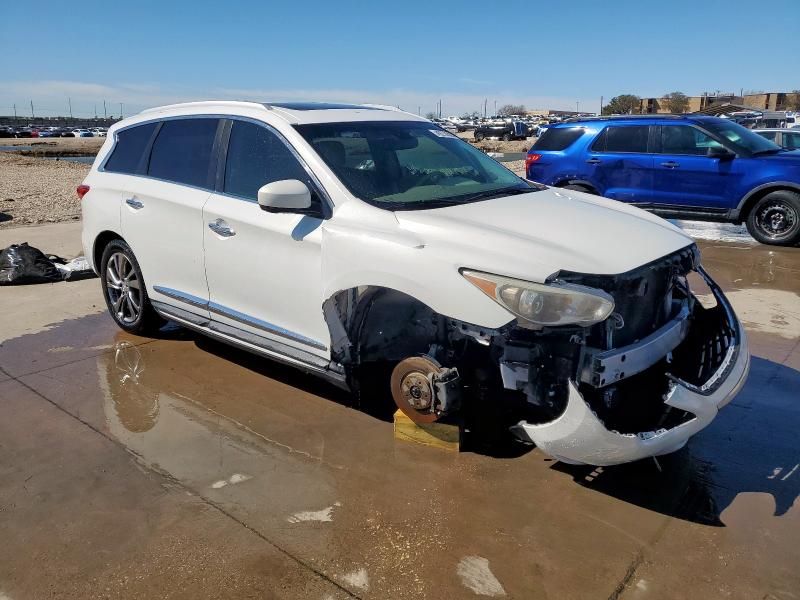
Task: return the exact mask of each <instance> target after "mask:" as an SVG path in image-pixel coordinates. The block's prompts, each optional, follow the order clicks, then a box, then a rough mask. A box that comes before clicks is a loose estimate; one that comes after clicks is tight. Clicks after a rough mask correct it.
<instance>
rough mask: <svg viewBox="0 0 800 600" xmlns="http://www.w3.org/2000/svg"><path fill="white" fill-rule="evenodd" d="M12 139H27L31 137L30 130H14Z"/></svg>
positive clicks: (25, 128)
mask: <svg viewBox="0 0 800 600" xmlns="http://www.w3.org/2000/svg"><path fill="white" fill-rule="evenodd" d="M14 137H15V138H29V137H33V136H32V135H31V130H30V129H29V128H27V127H22V128H17V129H15V130H14Z"/></svg>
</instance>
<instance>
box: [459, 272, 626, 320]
mask: <svg viewBox="0 0 800 600" xmlns="http://www.w3.org/2000/svg"><path fill="white" fill-rule="evenodd" d="M461 274H462V275H463V276H464V277H465V278H466V279H467V281H469V282H470V283H471V284H472V285H474V286H475V287H477V288H478V289H479V290H481V291H482V292H483V293H484V294H486V295H487V296H489V297H490V298H491V299H492V300H494V301H495V302H497V303H498V304H500V305H501V306H502V307H504V308H506V309H508V310H510V311H511V312H512V313H514V314H515V315H517V316H518V317H520V318H521V319H523V320H524V321H528V322H530V323H532V324H535V325H539V326H548V327H552V326H556V325H580V326H582V327H588V326H589V325H593V324H595V323H599V322H600V321H604V320H605V319H607V318H608V316H609V315H610V314H611V312H612V311H613V310H614V299H613V298H612V297H611V296H610V295H608V294H607V293H605V292H604V291H602V290H597V289H594V288H589V287H585V286H582V285H574V284H569V283H564V284H551V285H546V284H541V283H533V282H530V281H522V280H520V279H512V278H511V277H503V276H502V275H492V274H491V273H481V272H480V271H468V270H466V269H465V270H462V271H461Z"/></svg>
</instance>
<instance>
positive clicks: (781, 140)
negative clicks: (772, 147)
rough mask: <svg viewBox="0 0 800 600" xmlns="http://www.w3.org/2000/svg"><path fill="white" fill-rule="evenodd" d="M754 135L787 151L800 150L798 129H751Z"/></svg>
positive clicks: (799, 131)
mask: <svg viewBox="0 0 800 600" xmlns="http://www.w3.org/2000/svg"><path fill="white" fill-rule="evenodd" d="M753 131H754V132H755V133H757V134H758V135H760V136H761V137H763V138H766V139H768V140H769V141H771V142H774V143H776V144H778V146H780V147H781V148H786V149H787V150H800V129H798V130H792V129H753Z"/></svg>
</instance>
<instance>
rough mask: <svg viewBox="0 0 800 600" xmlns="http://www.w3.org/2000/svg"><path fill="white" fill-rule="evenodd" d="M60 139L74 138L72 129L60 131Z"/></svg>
mask: <svg viewBox="0 0 800 600" xmlns="http://www.w3.org/2000/svg"><path fill="white" fill-rule="evenodd" d="M59 135H60V136H61V137H75V133H74V132H73V131H72V129H62V130H61V131H60V133H59Z"/></svg>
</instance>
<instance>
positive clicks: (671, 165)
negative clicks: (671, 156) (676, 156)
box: [661, 160, 681, 169]
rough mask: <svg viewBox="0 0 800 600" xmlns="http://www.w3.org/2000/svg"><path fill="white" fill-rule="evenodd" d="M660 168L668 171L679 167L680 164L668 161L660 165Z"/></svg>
mask: <svg viewBox="0 0 800 600" xmlns="http://www.w3.org/2000/svg"><path fill="white" fill-rule="evenodd" d="M661 166H662V167H667V168H668V169H677V168H678V167H680V166H681V163H676V162H675V161H674V160H668V161H667V162H663V163H661Z"/></svg>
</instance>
